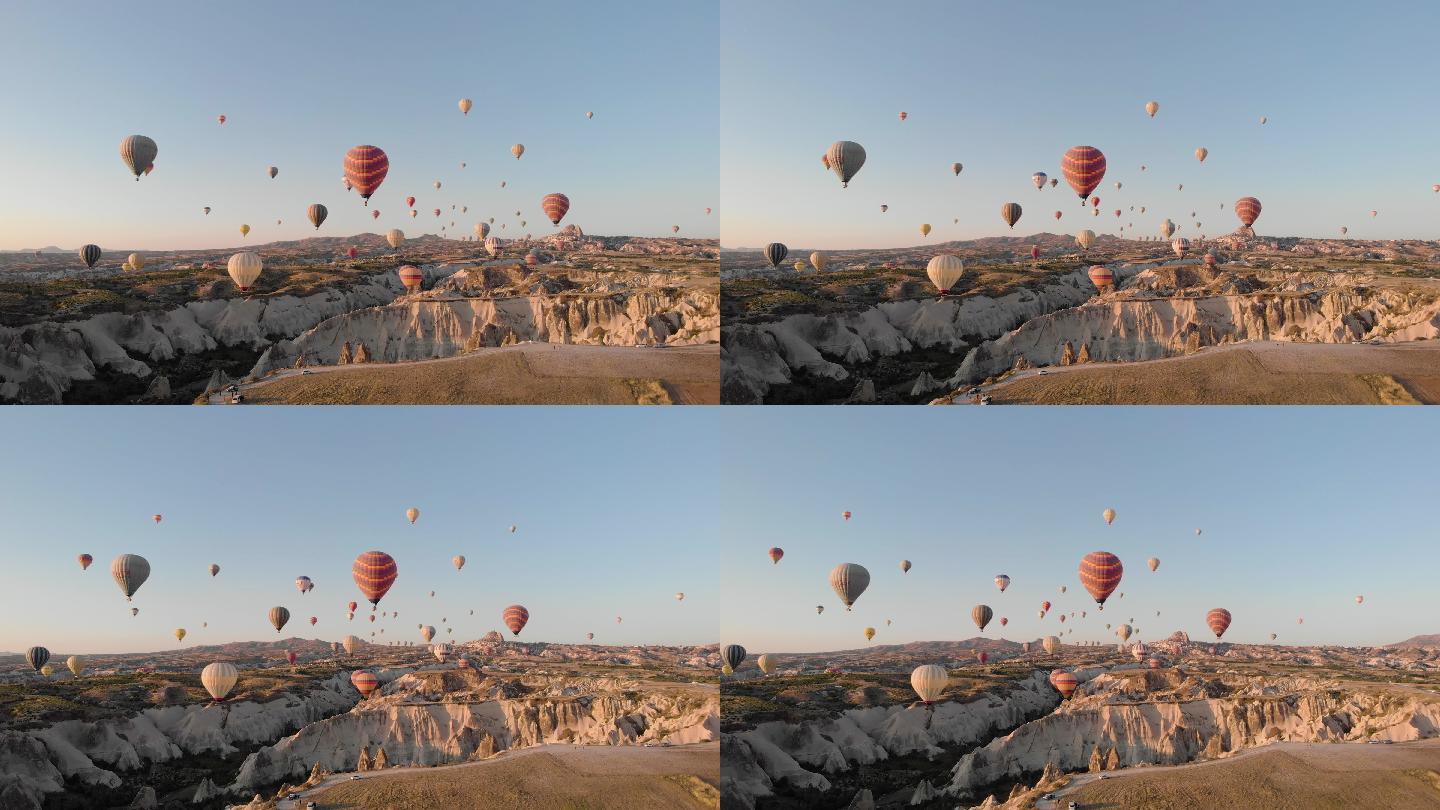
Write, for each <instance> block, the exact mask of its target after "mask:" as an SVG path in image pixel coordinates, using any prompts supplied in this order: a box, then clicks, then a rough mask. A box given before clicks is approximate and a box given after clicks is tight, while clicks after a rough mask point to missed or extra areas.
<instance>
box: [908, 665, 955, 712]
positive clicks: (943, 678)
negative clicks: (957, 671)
mask: <svg viewBox="0 0 1440 810" xmlns="http://www.w3.org/2000/svg"><path fill="white" fill-rule="evenodd" d="M949 684H950V673H948V672H946V671H945V667H942V666H940V665H939V664H923V665H921V666H918V667H916V668H915V670H914V671H913V672H911V673H910V687H911V688H912V689H914V690H915V694H917V695H919V696H920V700H922V701H924V703H925V705H926V706H929V705H931V704H933V703H934V702H935V701H936V700H939V699H940V695H941V693H943V692H944V691H945V687H946V686H948V685H949Z"/></svg>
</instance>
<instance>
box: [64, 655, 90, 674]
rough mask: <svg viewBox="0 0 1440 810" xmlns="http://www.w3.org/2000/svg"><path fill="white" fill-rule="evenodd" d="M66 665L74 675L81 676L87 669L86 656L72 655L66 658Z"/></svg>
mask: <svg viewBox="0 0 1440 810" xmlns="http://www.w3.org/2000/svg"><path fill="white" fill-rule="evenodd" d="M65 666H66V667H68V668H69V669H70V673H71V674H72V675H74V676H75V677H77V678H78V677H80V673H82V672H84V671H85V666H86V664H85V656H83V655H72V656H70V657H69V658H66V659H65Z"/></svg>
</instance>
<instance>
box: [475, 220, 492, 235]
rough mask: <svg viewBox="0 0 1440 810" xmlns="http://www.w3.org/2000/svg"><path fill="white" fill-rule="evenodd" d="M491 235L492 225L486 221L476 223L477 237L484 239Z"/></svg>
mask: <svg viewBox="0 0 1440 810" xmlns="http://www.w3.org/2000/svg"><path fill="white" fill-rule="evenodd" d="M489 235H490V226H489V225H487V224H485V223H484V222H477V223H475V238H476V239H484V238H485V237H487V236H489Z"/></svg>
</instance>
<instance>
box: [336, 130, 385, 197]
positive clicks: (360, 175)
mask: <svg viewBox="0 0 1440 810" xmlns="http://www.w3.org/2000/svg"><path fill="white" fill-rule="evenodd" d="M389 172H390V158H389V157H387V156H386V155H385V150H383V149H381V148H380V147H378V146H370V145H367V144H362V145H360V146H355V147H351V149H350V151H349V152H346V153H345V179H346V180H349V181H350V185H351V186H353V187H354V188H355V190H356V191H358V192H360V196H361V197H362V198H364V200H365V204H366V205H369V204H370V195H371V194H374V193H375V190H376V189H378V188H380V184H381V183H383V182H385V175H386V174H388V173H389Z"/></svg>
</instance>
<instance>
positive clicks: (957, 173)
mask: <svg viewBox="0 0 1440 810" xmlns="http://www.w3.org/2000/svg"><path fill="white" fill-rule="evenodd" d="M964 170H965V167H964V166H962V165H960V164H959V163H951V164H950V171H952V172H954V173H955V176H956V177H959V176H960V172H962V171H964Z"/></svg>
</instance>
